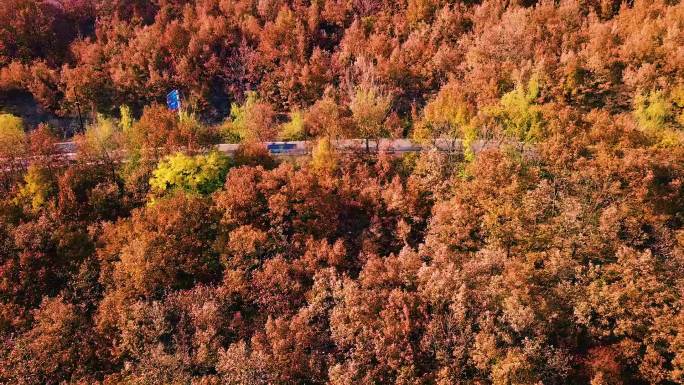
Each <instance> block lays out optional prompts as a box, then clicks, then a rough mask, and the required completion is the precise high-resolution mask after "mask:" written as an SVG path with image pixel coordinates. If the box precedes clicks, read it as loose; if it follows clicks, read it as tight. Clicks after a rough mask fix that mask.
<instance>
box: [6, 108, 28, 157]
mask: <svg viewBox="0 0 684 385" xmlns="http://www.w3.org/2000/svg"><path fill="white" fill-rule="evenodd" d="M25 144H26V134H25V133H24V121H23V120H22V119H21V118H19V117H16V116H14V115H12V114H0V157H3V158H4V157H15V156H19V155H21V154H22V153H23V151H24V146H25Z"/></svg>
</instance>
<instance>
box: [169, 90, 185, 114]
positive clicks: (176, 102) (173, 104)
mask: <svg viewBox="0 0 684 385" xmlns="http://www.w3.org/2000/svg"><path fill="white" fill-rule="evenodd" d="M166 105H167V106H169V109H170V110H171V111H178V110H179V109H180V105H181V101H180V92H178V90H173V91H171V92H169V93H168V95H166Z"/></svg>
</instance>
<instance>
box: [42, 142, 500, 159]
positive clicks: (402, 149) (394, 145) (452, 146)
mask: <svg viewBox="0 0 684 385" xmlns="http://www.w3.org/2000/svg"><path fill="white" fill-rule="evenodd" d="M263 144H264V145H265V146H266V148H267V149H268V151H269V152H270V153H271V154H272V155H275V156H298V155H306V154H309V153H311V149H312V148H313V146H314V144H315V142H313V141H304V140H302V141H292V142H282V141H275V142H263ZM501 144H502V142H500V141H488V140H476V141H474V142H473V143H472V144H471V145H470V147H471V149H472V150H473V152H476V153H477V152H480V151H482V150H484V149H486V148H494V147H499V146H501ZM332 145H333V147H335V148H336V149H337V150H338V151H341V152H364V151H369V152H386V153H409V152H420V151H424V150H426V149H436V150H439V151H444V152H451V153H460V152H463V149H464V148H463V141H462V140H460V139H435V140H432V141H430V142H427V143H418V142H414V141H412V140H410V139H369V140H366V139H339V140H333V141H332ZM56 146H57V148H58V153H59V154H61V155H62V156H66V157H73V156H74V155H75V154H76V152H77V151H78V148H77V145H76V143H74V142H61V143H57V144H56ZM239 147H240V144H235V143H221V144H217V145H216V146H215V148H216V149H217V150H218V151H221V152H223V153H226V154H229V155H232V154H234V153H235V152H236V151H237V150H238V148H239Z"/></svg>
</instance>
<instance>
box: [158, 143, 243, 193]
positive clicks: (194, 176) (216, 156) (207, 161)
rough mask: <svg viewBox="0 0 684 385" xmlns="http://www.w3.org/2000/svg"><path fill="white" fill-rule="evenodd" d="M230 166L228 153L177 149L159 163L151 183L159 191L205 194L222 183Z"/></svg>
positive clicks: (216, 188) (214, 189)
mask: <svg viewBox="0 0 684 385" xmlns="http://www.w3.org/2000/svg"><path fill="white" fill-rule="evenodd" d="M229 167H230V160H229V159H228V157H226V156H225V155H223V154H221V153H219V152H217V151H213V152H211V153H209V154H207V155H196V156H188V155H185V154H181V153H178V154H175V155H171V156H169V157H167V158H166V159H165V160H163V161H161V162H160V163H159V165H158V166H157V169H156V170H154V172H153V173H152V178H151V179H150V186H151V187H152V190H153V193H156V194H159V195H163V194H165V193H168V192H171V191H174V190H183V191H186V192H190V193H197V194H202V195H207V194H211V193H212V192H214V191H216V190H218V189H220V188H221V187H222V186H223V184H224V182H225V180H226V174H227V173H228V169H229Z"/></svg>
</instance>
